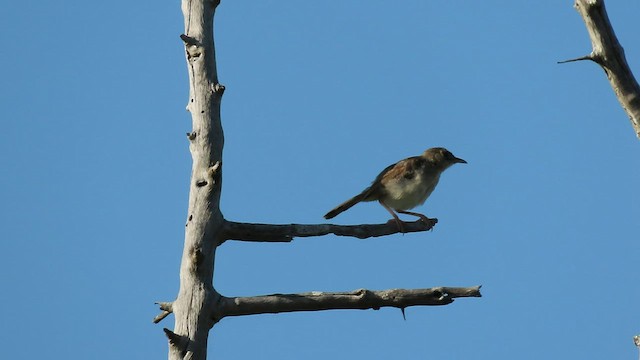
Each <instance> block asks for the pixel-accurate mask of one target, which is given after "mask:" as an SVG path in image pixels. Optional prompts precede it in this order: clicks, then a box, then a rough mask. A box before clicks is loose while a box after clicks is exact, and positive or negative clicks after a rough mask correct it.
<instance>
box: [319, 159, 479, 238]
mask: <svg viewBox="0 0 640 360" xmlns="http://www.w3.org/2000/svg"><path fill="white" fill-rule="evenodd" d="M456 163H464V164H466V163H467V162H466V161H464V160H462V159H459V158H457V157H455V156H453V154H452V153H451V152H450V151H449V150H447V149H445V148H441V147H436V148H431V149H428V150H426V151H425V152H424V153H422V155H420V156H413V157H410V158H407V159H404V160H401V161H398V162H397V163H395V164H393V165H389V166H388V167H387V168H386V169H384V170H382V172H381V173H380V174H379V175H378V176H377V177H376V179H375V180H373V183H371V186H369V187H368V188H366V189H364V190H363V191H362V192H361V193H360V194H358V195H356V196H354V197H352V198H351V199H349V200H347V201H345V202H343V203H342V204H340V205H338V206H336V208H334V209H333V210H331V211H329V212H328V213H327V214H326V215H325V216H324V218H325V219H331V218H334V217H336V216H337V215H338V214H340V213H341V212H343V211H346V210H348V209H349V208H351V207H352V206H354V205H355V204H357V203H359V202H361V201H378V202H379V203H380V204H381V205H382V206H383V207H384V208H385V209H387V211H389V213H390V214H391V215H392V216H393V218H394V219H395V221H396V223H397V224H398V228H399V229H400V231H402V232H404V227H403V226H402V221H401V220H400V219H399V218H398V215H397V214H396V212H399V213H401V214H409V215H414V216H417V217H419V218H420V219H422V220H425V221H428V220H429V218H428V217H426V216H425V215H423V214H419V213H415V212H410V211H407V210H409V209H413V208H414V207H416V206H418V205H422V204H423V203H424V202H425V201H426V200H427V198H428V197H429V195H431V192H433V190H434V189H435V187H436V185H438V181H439V180H440V174H442V172H443V171H445V170H446V169H447V168H448V167H450V166H451V165H453V164H456Z"/></svg>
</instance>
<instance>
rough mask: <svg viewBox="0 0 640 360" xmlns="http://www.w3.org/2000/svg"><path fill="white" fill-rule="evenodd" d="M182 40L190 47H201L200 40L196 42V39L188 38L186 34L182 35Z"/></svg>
mask: <svg viewBox="0 0 640 360" xmlns="http://www.w3.org/2000/svg"><path fill="white" fill-rule="evenodd" d="M180 39H182V41H184V43H185V45H189V46H198V45H200V43H199V42H198V40H196V39H195V38H192V37H191V36H187V35H185V34H180Z"/></svg>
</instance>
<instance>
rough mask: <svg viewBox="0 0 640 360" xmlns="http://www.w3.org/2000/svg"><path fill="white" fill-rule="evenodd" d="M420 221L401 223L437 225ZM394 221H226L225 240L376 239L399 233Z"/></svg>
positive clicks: (412, 228) (407, 228)
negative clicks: (330, 236) (281, 222)
mask: <svg viewBox="0 0 640 360" xmlns="http://www.w3.org/2000/svg"><path fill="white" fill-rule="evenodd" d="M431 220H432V221H430V222H424V221H422V220H418V221H414V222H406V223H404V232H405V233H410V232H419V231H428V230H431V229H432V228H433V226H434V225H435V224H436V223H437V222H438V219H431ZM399 232H400V230H399V229H398V226H397V225H396V223H395V222H393V221H390V222H388V223H386V224H363V225H334V224H286V225H272V224H252V223H241V222H234V221H226V220H225V224H224V236H223V238H224V239H225V240H241V241H254V242H290V241H293V239H294V238H296V237H311V236H323V235H327V234H334V235H337V236H351V237H356V238H359V239H366V238H370V237H379V236H385V235H391V234H396V233H399Z"/></svg>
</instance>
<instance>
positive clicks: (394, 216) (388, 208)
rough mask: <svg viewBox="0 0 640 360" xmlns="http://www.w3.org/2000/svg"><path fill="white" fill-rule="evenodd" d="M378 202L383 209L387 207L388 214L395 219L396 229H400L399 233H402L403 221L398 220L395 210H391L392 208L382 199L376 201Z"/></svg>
mask: <svg viewBox="0 0 640 360" xmlns="http://www.w3.org/2000/svg"><path fill="white" fill-rule="evenodd" d="M378 202H379V203H380V205H382V206H383V207H384V208H385V209H387V211H388V212H389V214H391V216H393V218H394V219H395V221H396V224H397V225H398V230H400V232H401V233H403V234H404V223H403V222H402V220H400V218H399V217H398V215H397V214H396V212H395V211H393V209H392V208H390V207H388V206H387V204H385V203H383V202H382V201H378Z"/></svg>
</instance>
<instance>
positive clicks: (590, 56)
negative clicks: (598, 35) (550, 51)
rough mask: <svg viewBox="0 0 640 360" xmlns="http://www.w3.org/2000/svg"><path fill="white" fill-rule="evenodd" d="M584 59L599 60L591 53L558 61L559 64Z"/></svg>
mask: <svg viewBox="0 0 640 360" xmlns="http://www.w3.org/2000/svg"><path fill="white" fill-rule="evenodd" d="M582 60H591V61H595V62H597V61H596V60H595V59H594V58H593V56H592V55H591V54H589V55H585V56H581V57H579V58H575V59H569V60H563V61H558V64H566V63H569V62H574V61H582Z"/></svg>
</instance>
